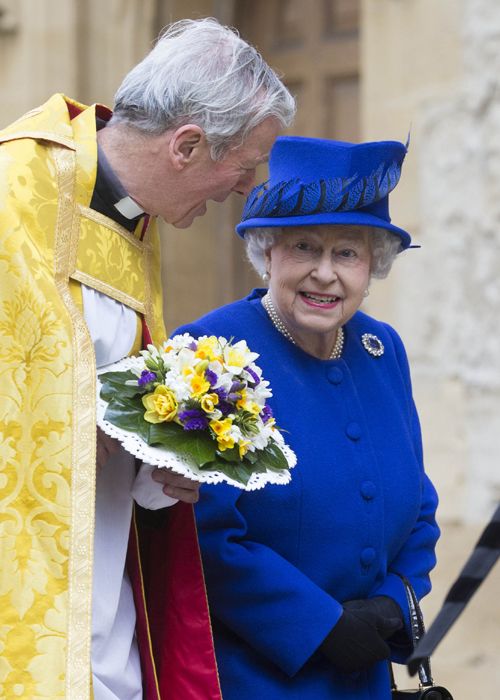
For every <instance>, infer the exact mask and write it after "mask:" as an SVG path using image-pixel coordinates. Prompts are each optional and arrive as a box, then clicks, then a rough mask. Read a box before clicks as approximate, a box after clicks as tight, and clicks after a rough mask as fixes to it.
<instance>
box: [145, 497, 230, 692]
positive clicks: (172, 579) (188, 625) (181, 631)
mask: <svg viewBox="0 0 500 700" xmlns="http://www.w3.org/2000/svg"><path fill="white" fill-rule="evenodd" d="M165 517H166V518H167V523H166V526H165V527H163V528H155V529H148V530H147V532H145V531H143V530H142V529H141V533H140V541H141V552H143V553H144V554H145V559H146V557H147V559H148V566H147V568H146V563H145V559H143V562H144V584H145V589H146V597H147V600H148V612H149V623H150V632H151V638H152V642H153V653H154V658H155V661H156V670H157V674H158V681H159V685H160V689H161V698H162V700H221V698H222V695H221V691H220V685H219V678H218V674H217V667H216V662H215V653H214V647H213V638H212V630H211V624H210V616H209V612H208V603H207V597H206V589H205V581H204V577H203V569H202V564H201V557H200V550H199V546H198V535H197V532H196V524H195V519H194V512H193V507H192V506H191V505H188V504H187V503H178V504H177V505H175V506H173V507H171V508H169V509H168V511H167V512H166V516H165Z"/></svg>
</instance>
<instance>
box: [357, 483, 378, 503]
mask: <svg viewBox="0 0 500 700" xmlns="http://www.w3.org/2000/svg"><path fill="white" fill-rule="evenodd" d="M359 490H360V492H361V495H362V496H363V498H364V499H365V501H371V500H372V498H374V497H375V494H376V492H377V487H376V486H375V484H374V483H373V481H363V483H362V484H361V487H360V489H359Z"/></svg>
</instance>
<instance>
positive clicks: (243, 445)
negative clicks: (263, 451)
mask: <svg viewBox="0 0 500 700" xmlns="http://www.w3.org/2000/svg"><path fill="white" fill-rule="evenodd" d="M250 444H251V443H250V440H240V441H239V443H238V450H239V453H240V459H243V457H244V456H245V455H246V453H247V452H248V446H249V445H250Z"/></svg>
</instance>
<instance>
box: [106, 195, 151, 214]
mask: <svg viewBox="0 0 500 700" xmlns="http://www.w3.org/2000/svg"><path fill="white" fill-rule="evenodd" d="M113 206H114V208H115V209H117V210H118V211H119V212H120V214H121V215H122V216H124V217H125V218H126V219H135V218H136V216H140V215H141V214H144V209H143V208H142V207H140V206H139V205H138V204H137V202H135V201H134V200H133V199H132V197H129V196H127V197H123V198H122V199H120V201H119V202H115V204H114V205H113Z"/></svg>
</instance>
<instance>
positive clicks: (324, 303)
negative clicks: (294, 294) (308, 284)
mask: <svg viewBox="0 0 500 700" xmlns="http://www.w3.org/2000/svg"><path fill="white" fill-rule="evenodd" d="M299 296H300V297H301V299H302V300H303V302H304V303H305V304H307V305H308V306H313V307H314V308H316V309H333V308H335V307H336V306H337V304H338V303H339V301H340V297H338V296H336V295H335V294H321V293H320V292H299Z"/></svg>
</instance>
